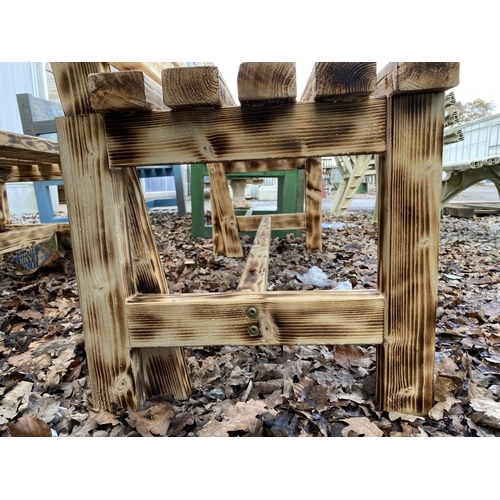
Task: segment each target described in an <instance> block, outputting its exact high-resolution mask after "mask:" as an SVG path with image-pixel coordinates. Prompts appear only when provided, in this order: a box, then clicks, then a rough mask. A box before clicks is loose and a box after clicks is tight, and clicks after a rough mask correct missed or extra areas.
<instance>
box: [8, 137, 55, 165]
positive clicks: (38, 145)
mask: <svg viewBox="0 0 500 500" xmlns="http://www.w3.org/2000/svg"><path fill="white" fill-rule="evenodd" d="M0 158H12V159H16V160H28V161H32V162H33V163H40V162H41V163H60V160H59V146H58V144H57V142H55V141H49V140H48V139H42V138H40V137H33V136H29V135H24V134H16V133H14V132H4V131H1V130H0Z"/></svg>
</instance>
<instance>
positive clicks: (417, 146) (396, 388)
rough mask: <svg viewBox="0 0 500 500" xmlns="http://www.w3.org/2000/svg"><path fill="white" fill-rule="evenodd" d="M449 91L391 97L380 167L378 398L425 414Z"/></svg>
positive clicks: (430, 395) (381, 402)
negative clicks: (446, 93)
mask: <svg viewBox="0 0 500 500" xmlns="http://www.w3.org/2000/svg"><path fill="white" fill-rule="evenodd" d="M443 121H444V92H436V93H421V94H401V95H393V96H391V97H389V98H388V120H387V131H388V136H387V152H386V154H385V155H381V157H380V168H379V175H380V179H379V181H380V182H379V200H378V202H379V211H378V219H379V263H378V280H379V290H380V291H381V292H382V293H383V294H384V295H385V298H386V311H385V325H386V326H385V329H386V330H385V334H384V337H385V338H384V343H383V344H382V345H380V346H378V347H377V402H378V404H379V406H380V407H381V408H384V409H385V410H387V411H391V410H392V411H397V412H400V413H409V414H415V415H422V414H425V413H427V412H428V411H429V410H430V408H431V407H432V404H433V375H434V344H435V331H436V302H437V281H438V276H437V273H438V247H439V212H440V199H441V171H442V149H443V143H442V138H443Z"/></svg>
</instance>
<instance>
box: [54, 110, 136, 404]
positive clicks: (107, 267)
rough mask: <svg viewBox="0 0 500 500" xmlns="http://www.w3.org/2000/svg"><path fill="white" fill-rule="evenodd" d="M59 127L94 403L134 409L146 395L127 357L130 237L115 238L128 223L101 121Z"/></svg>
mask: <svg viewBox="0 0 500 500" xmlns="http://www.w3.org/2000/svg"><path fill="white" fill-rule="evenodd" d="M56 123H57V132H58V136H59V147H60V154H61V169H62V172H63V177H64V185H65V189H66V196H67V199H68V216H69V220H70V227H71V240H72V245H73V253H74V257H75V269H76V275H77V280H78V290H79V296H80V308H81V314H82V322H83V328H84V334H85V350H86V353H87V360H88V366H89V375H90V384H91V388H92V404H93V405H94V406H95V407H97V408H106V409H112V408H114V407H116V406H117V407H119V408H127V407H131V408H137V407H140V406H141V403H142V394H138V391H137V387H136V382H135V378H136V377H135V373H134V372H136V371H137V369H136V368H135V367H133V362H132V358H131V355H130V349H129V342H128V332H127V323H126V319H125V297H126V295H127V293H126V289H125V285H126V283H125V282H124V278H123V275H124V269H122V265H121V262H120V253H122V252H123V250H124V248H123V241H125V240H126V238H122V240H123V241H119V239H118V236H117V234H119V233H120V230H122V227H121V226H123V224H124V220H123V218H122V219H121V220H119V219H117V217H116V214H115V210H114V208H115V207H114V204H115V201H114V199H113V198H114V192H113V186H112V179H111V175H110V170H109V166H108V157H107V150H106V140H105V131H104V120H103V118H102V116H100V115H86V116H85V115H82V116H74V117H65V118H63V117H61V118H57V119H56ZM120 247H122V248H120ZM126 253H128V252H127V251H125V254H126ZM124 257H125V258H126V257H127V256H126V255H124ZM127 260H129V259H127Z"/></svg>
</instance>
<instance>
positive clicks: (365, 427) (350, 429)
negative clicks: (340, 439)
mask: <svg viewBox="0 0 500 500" xmlns="http://www.w3.org/2000/svg"><path fill="white" fill-rule="evenodd" d="M342 422H345V423H346V424H348V425H347V427H344V429H342V436H344V437H381V436H383V435H384V433H383V431H382V430H380V429H379V428H378V427H377V426H376V425H375V424H374V423H373V422H371V421H370V420H369V419H368V418H367V417H353V418H344V419H342Z"/></svg>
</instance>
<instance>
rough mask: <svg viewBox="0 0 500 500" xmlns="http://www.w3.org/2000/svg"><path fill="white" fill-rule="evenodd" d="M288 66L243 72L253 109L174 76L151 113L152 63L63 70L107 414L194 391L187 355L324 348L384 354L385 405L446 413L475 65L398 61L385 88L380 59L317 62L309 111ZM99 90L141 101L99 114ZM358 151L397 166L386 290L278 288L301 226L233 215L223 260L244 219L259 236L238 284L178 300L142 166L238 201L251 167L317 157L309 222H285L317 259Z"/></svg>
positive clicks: (89, 323) (381, 251)
mask: <svg viewBox="0 0 500 500" xmlns="http://www.w3.org/2000/svg"><path fill="white" fill-rule="evenodd" d="M281 64H282V63H274V64H273V63H251V64H250V65H246V66H244V67H243V70H242V71H240V73H241V74H243V75H244V76H243V77H242V78H241V80H240V79H239V82H238V87H239V99H240V102H241V104H242V105H241V106H233V105H229V106H226V105H224V104H223V101H224V93H225V91H226V86H225V85H224V83H223V79H222V77H221V75H220V74H219V72H218V70H217V68H214V67H208V68H205V67H200V68H170V69H165V70H164V71H163V72H162V75H163V79H162V89H161V90H163V96H162V92H161V90H160V93H159V94H158V96H157V98H158V100H160V101H163V102H164V103H166V104H167V106H168V107H169V109H163V110H157V111H152V109H151V108H147V107H146V106H142V107H141V106H139V105H138V104H137V99H136V98H135V97H134V99H130V98H127V97H126V96H127V95H129V94H127V89H129V88H130V85H129V84H130V82H132V81H137V82H138V86H139V88H141V89H142V88H145V87H147V86H149V83H148V79H147V76H146V70H147V69H148V65H147V63H144V67H143V69H144V71H143V72H138V71H135V72H133V73H128V72H126V71H120V72H110V66H109V65H108V64H105V63H52V67H53V69H54V75H55V79H56V83H57V87H58V92H59V95H60V98H61V103H62V106H63V109H64V112H65V115H66V116H65V117H61V118H57V119H56V122H57V130H58V137H59V145H60V148H61V165H62V170H63V174H64V181H65V187H66V195H67V201H68V210H69V214H70V219H71V221H72V240H73V253H74V258H75V267H76V272H77V276H78V281H79V293H80V305H81V312H82V320H83V325H84V332H85V344H86V352H87V361H88V365H89V374H90V380H91V387H92V402H93V405H94V406H95V407H99V408H115V407H120V408H127V407H130V408H137V407H140V406H141V405H143V403H144V401H145V398H147V397H149V396H152V395H153V394H161V393H171V394H174V395H175V397H177V398H179V399H182V398H187V397H189V395H190V393H191V385H190V378H189V370H188V368H187V366H186V361H185V359H184V354H183V350H182V347H183V346H197V345H266V344H312V343H323V344H374V345H377V383H376V398H377V403H378V405H379V407H380V408H381V409H385V410H389V411H390V410H392V411H397V412H400V413H408V414H424V413H426V412H428V411H429V409H430V408H431V407H432V404H433V376H434V343H435V321H436V315H435V313H436V302H437V269H438V246H439V224H440V202H441V173H442V149H443V136H442V130H443V120H444V105H445V96H444V91H445V90H448V89H449V88H451V87H453V86H456V85H457V84H458V73H459V65H458V63H391V64H390V65H388V66H387V67H386V68H384V70H382V71H381V72H380V73H379V75H378V76H377V75H376V70H375V63H317V64H316V65H315V67H314V69H313V72H314V74H313V77H312V78H311V82H312V83H311V89H310V92H308V96H307V98H306V99H304V100H303V102H296V100H295V99H294V98H293V97H292V96H291V95H287V93H288V90H287V89H288V88H289V86H288V85H287V86H284V85H283V80H282V79H280V77H279V75H282V74H283V73H282V66H280V65H281ZM180 69H182V70H183V71H179V70H180ZM184 70H186V71H184ZM292 77H293V75H292ZM95 81H98V82H103V84H104V82H107V83H106V88H107V89H115V94H114V96H115V97H116V99H117V100H118V101H120V102H121V101H125V102H126V103H127V106H126V107H125V108H124V107H122V106H121V105H120V106H115V105H113V106H111V105H109V102H110V101H109V100H108V104H107V105H100V106H96V105H95V102H94V100H93V90H92V89H93V88H94V87H93V85H94V83H93V82H95ZM287 83H289V80H287ZM89 85H90V86H89ZM181 91H182V92H181ZM107 95H108V96H110V93H109V91H108V92H107ZM111 95H113V94H111ZM162 97H163V98H162ZM181 97H182V100H181V99H180V98H181ZM172 99H174V100H175V101H176V102H175V103H173V102H172ZM252 103H253V104H258V106H254V105H252ZM172 104H175V106H177V108H176V107H175V106H172ZM131 109H134V110H135V112H134V113H128V112H127V113H125V112H120V111H130V110H131ZM110 111H114V112H113V113H111V112H110ZM345 154H348V155H359V154H363V155H368V154H379V155H380V163H381V165H380V175H379V176H380V179H379V189H380V193H381V197H380V210H379V218H378V220H379V222H378V224H379V239H378V245H379V248H378V255H379V263H378V290H353V291H319V290H316V291H301V292H268V291H266V286H267V268H268V263H269V237H270V232H271V230H272V229H274V228H275V227H276V226H278V227H281V225H282V224H285V222H283V217H282V215H283V214H276V215H264V216H262V217H258V218H255V219H252V220H250V221H249V222H248V223H247V222H246V220H245V218H242V219H238V218H236V217H234V216H232V215H231V213H229V214H227V219H224V218H223V219H222V220H220V222H221V225H222V226H223V227H221V229H220V234H221V241H223V242H224V248H227V247H228V245H231V246H232V247H233V248H232V249H231V251H233V250H234V251H237V250H238V240H237V238H238V235H237V232H238V229H241V225H242V224H246V225H247V226H251V228H252V229H256V230H257V235H256V237H255V240H254V245H253V247H252V250H251V252H250V255H249V258H248V260H247V264H246V267H245V270H244V272H243V275H242V278H241V281H240V284H239V286H238V288H237V290H236V291H234V292H227V293H208V294H206V293H205V294H186V295H169V294H168V287H167V283H166V280H165V274H164V272H163V269H162V267H161V264H160V260H159V256H158V252H157V249H156V245H155V242H154V236H153V233H152V231H151V227H150V224H149V219H148V214H147V211H146V209H145V206H144V203H143V198H142V192H141V190H140V186H139V179H138V177H137V173H136V170H135V168H132V167H137V166H141V165H169V164H176V163H186V164H199V163H202V164H206V165H207V167H208V171H209V173H210V182H211V185H212V186H213V185H217V189H216V190H215V191H214V194H213V196H221V199H223V198H224V199H225V198H226V194H225V191H224V190H225V189H227V182H226V178H225V174H226V173H227V172H228V170H230V169H231V165H233V164H235V163H239V165H240V166H241V165H243V167H244V169H245V171H250V170H251V169H250V165H251V162H252V161H257V163H258V162H261V163H260V167H259V168H260V169H261V170H262V171H268V170H269V168H270V166H271V165H272V163H273V162H274V161H277V160H282V159H285V160H286V161H287V162H288V163H287V165H286V168H298V167H297V165H296V164H294V162H296V161H298V160H300V161H299V163H300V162H303V161H304V160H305V175H306V179H305V203H306V210H305V214H296V215H295V216H294V217H292V218H291V219H290V217H291V215H293V214H284V215H286V216H287V217H288V220H287V221H286V224H289V223H290V221H291V220H293V221H294V224H297V225H298V224H302V222H304V221H305V231H306V236H307V249H308V250H314V249H321V200H322V193H321V175H322V174H321V160H320V159H321V157H323V156H336V155H345ZM224 186H225V187H224ZM219 188H220V189H219ZM243 221H245V222H243ZM249 228H250V227H248V229H249ZM318 228H319V231H318ZM216 249H217V248H216Z"/></svg>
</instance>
